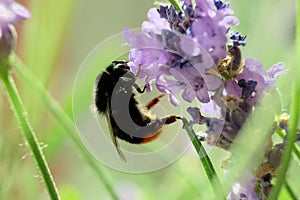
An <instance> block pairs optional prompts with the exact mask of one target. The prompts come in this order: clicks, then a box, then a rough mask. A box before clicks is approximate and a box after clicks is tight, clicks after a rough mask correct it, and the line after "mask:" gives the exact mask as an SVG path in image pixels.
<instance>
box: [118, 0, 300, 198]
mask: <svg viewBox="0 0 300 200" xmlns="http://www.w3.org/2000/svg"><path fill="white" fill-rule="evenodd" d="M180 3H181V9H180V10H178V9H176V7H175V6H172V5H171V6H160V7H159V8H152V9H150V10H149V12H148V21H145V22H144V23H143V24H142V32H139V33H134V32H133V31H131V30H128V29H125V30H124V32H123V35H124V37H125V40H126V42H127V44H128V45H129V46H131V47H132V50H131V51H130V60H129V63H128V65H129V66H130V69H131V70H132V71H133V72H134V73H135V74H136V76H137V77H138V78H140V79H144V80H145V83H146V85H147V86H148V87H147V90H148V91H151V82H154V83H155V84H156V87H157V89H158V90H159V91H160V92H163V93H167V94H168V95H169V100H170V102H171V103H172V104H173V105H178V104H179V101H178V99H177V98H176V97H175V95H176V94H180V93H181V96H182V99H183V100H185V101H187V102H189V103H191V102H193V101H194V99H197V100H198V101H199V102H200V103H201V105H202V109H203V111H204V113H205V114H202V113H201V112H200V108H198V107H189V108H188V109H187V112H188V113H189V114H190V115H191V116H192V120H191V121H190V127H191V128H192V127H193V126H194V125H206V127H207V131H206V136H205V137H200V138H199V139H200V140H205V141H206V142H207V143H208V144H209V145H217V146H218V147H221V148H223V149H226V150H229V149H230V147H231V145H232V143H234V141H235V138H236V137H237V136H238V134H239V133H240V130H241V129H242V127H243V126H244V124H245V122H246V121H247V119H248V117H249V115H250V114H251V113H252V111H253V109H254V108H255V106H256V105H257V104H258V103H259V100H260V99H262V97H263V96H264V94H266V93H267V92H269V91H270V90H272V89H274V88H275V87H276V85H277V81H278V78H279V77H281V76H283V75H284V74H286V73H287V70H284V69H283V68H284V63H278V64H275V65H273V66H272V67H271V68H270V69H269V70H265V68H264V67H263V65H262V64H261V63H260V62H259V61H257V60H254V59H252V58H247V59H243V57H242V53H241V49H240V47H244V46H245V45H246V43H245V39H246V36H245V35H241V34H240V33H238V32H236V31H232V32H230V33H229V29H230V25H237V24H238V23H239V21H238V19H237V18H236V17H234V16H233V11H232V10H230V9H229V3H223V2H222V1H220V0H195V5H193V4H192V1H191V0H182V1H180ZM228 33H229V34H228ZM227 38H228V39H227ZM205 115H207V116H205ZM299 135H300V134H299ZM299 138H300V136H299ZM282 149H283V144H282V145H281V146H279V147H276V146H274V147H271V148H270V149H269V152H266V154H265V155H266V156H267V157H266V159H267V160H268V162H269V163H267V164H268V165H269V166H272V165H273V164H274V163H272V162H273V161H274V162H275V164H278V163H276V161H278V160H280V159H275V158H278V157H276V155H279V154H278V152H279V151H282ZM279 157H281V156H279ZM278 162H279V161H278ZM275 164H274V166H275ZM275 168H276V167H274V169H275ZM262 175H263V176H266V177H267V175H268V174H262ZM266 179H267V178H266ZM261 182H262V181H261ZM264 183H265V185H266V187H265V188H263V189H264V190H266V191H263V193H264V194H265V195H268V190H269V189H270V185H271V178H270V179H267V180H266V181H265V182H264ZM256 184H257V180H256V179H255V177H254V176H253V175H252V174H250V175H249V176H247V177H246V178H244V179H243V180H241V182H240V183H237V184H236V185H235V186H234V187H233V191H232V192H231V193H230V194H229V196H228V197H227V199H253V200H256V199H259V198H258V197H257V196H256V193H255V192H254V186H255V185H256Z"/></svg>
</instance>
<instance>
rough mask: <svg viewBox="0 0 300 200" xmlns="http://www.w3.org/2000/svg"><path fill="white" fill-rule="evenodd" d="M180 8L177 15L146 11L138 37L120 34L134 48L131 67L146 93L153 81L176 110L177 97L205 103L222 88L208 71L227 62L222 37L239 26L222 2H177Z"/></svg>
mask: <svg viewBox="0 0 300 200" xmlns="http://www.w3.org/2000/svg"><path fill="white" fill-rule="evenodd" d="M181 5H182V7H181V8H182V9H181V10H180V11H179V10H176V8H175V7H174V6H160V7H159V8H158V9H157V8H152V9H150V10H149V12H148V19H149V21H145V22H144V23H143V24H142V33H134V32H133V31H131V30H128V29H125V30H124V32H123V35H124V37H125V39H126V42H127V44H128V45H130V46H132V47H133V49H132V50H131V52H130V63H129V66H130V68H131V70H132V71H133V72H134V73H136V74H137V76H138V78H141V79H145V82H146V85H149V87H148V88H147V89H148V91H151V87H150V83H151V82H152V81H154V82H155V83H156V87H157V88H158V90H159V91H161V92H163V93H167V94H169V99H170V101H171V102H172V104H174V105H178V99H177V98H176V97H175V94H178V93H180V92H182V98H183V99H184V100H185V101H187V102H192V101H193V100H194V99H195V98H197V99H198V100H199V101H200V102H202V103H208V102H209V101H210V97H209V91H216V90H217V89H218V88H220V87H221V85H222V80H221V78H220V77H219V76H216V75H213V74H211V73H207V71H208V70H209V69H211V68H213V67H215V66H216V65H217V64H218V63H219V62H220V61H221V60H222V59H223V58H225V57H226V55H227V50H226V44H227V37H226V33H227V32H228V30H229V25H237V24H238V23H239V21H238V19H237V18H235V17H234V16H232V14H233V12H232V10H230V9H229V8H228V6H229V4H224V3H222V2H221V1H214V2H213V1H211V0H197V1H196V4H195V5H192V3H191V1H181Z"/></svg>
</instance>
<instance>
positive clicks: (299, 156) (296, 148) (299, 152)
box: [276, 130, 300, 162]
mask: <svg viewBox="0 0 300 200" xmlns="http://www.w3.org/2000/svg"><path fill="white" fill-rule="evenodd" d="M276 133H277V135H279V137H281V139H283V138H284V136H285V131H283V130H281V131H276ZM293 152H294V154H295V156H296V158H297V159H298V161H299V162H300V149H299V146H298V145H297V144H294V146H293Z"/></svg>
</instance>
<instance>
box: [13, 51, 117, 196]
mask: <svg viewBox="0 0 300 200" xmlns="http://www.w3.org/2000/svg"><path fill="white" fill-rule="evenodd" d="M12 60H13V63H14V67H15V69H16V70H17V72H18V73H19V74H20V76H21V77H22V78H23V79H24V80H25V81H26V82H27V83H28V85H29V86H30V87H31V88H32V89H33V90H35V91H36V93H37V94H38V96H39V97H40V99H41V100H42V101H43V102H44V104H45V105H46V106H47V107H48V109H49V110H50V112H51V113H52V114H53V116H54V117H55V118H56V119H57V121H58V122H59V123H60V124H61V125H62V126H63V127H64V129H65V130H66V132H67V133H68V136H69V137H70V138H71V139H72V141H73V142H74V143H75V145H76V146H77V148H78V149H79V150H80V152H81V153H82V154H83V157H84V158H85V160H86V161H87V163H88V164H89V166H90V167H91V168H92V169H93V170H94V171H95V173H96V174H97V176H98V177H99V179H100V181H101V182H102V183H103V184H104V186H105V188H106V189H107V191H108V192H109V194H110V196H111V198H112V199H114V200H117V199H118V196H117V194H116V192H115V191H114V189H113V187H112V185H111V184H110V182H109V181H108V178H107V177H106V175H105V172H104V171H103V170H102V169H101V168H100V166H99V164H98V162H97V160H95V159H94V158H93V156H92V155H91V154H90V153H89V152H88V150H87V149H86V148H85V146H84V145H82V143H81V141H80V139H79V137H78V134H77V130H76V127H75V125H74V122H73V121H72V120H71V119H70V117H69V116H68V115H67V114H66V113H65V111H64V110H63V109H62V108H61V107H60V105H59V104H58V103H57V102H56V100H55V99H54V98H53V97H52V96H51V94H50V93H49V92H48V91H47V89H46V88H45V87H44V86H43V84H42V83H41V82H40V81H39V80H37V79H36V78H35V77H34V76H33V75H32V74H31V72H30V71H29V70H28V68H27V67H26V66H25V65H24V64H23V62H22V60H21V59H20V58H19V57H18V56H17V55H13V59H12Z"/></svg>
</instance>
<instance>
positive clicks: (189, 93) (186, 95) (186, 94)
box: [182, 86, 196, 103]
mask: <svg viewBox="0 0 300 200" xmlns="http://www.w3.org/2000/svg"><path fill="white" fill-rule="evenodd" d="M195 96H196V94H195V91H194V90H193V88H192V86H187V87H186V88H185V89H184V91H183V93H182V98H183V99H184V100H185V101H187V102H189V103H191V102H192V101H193V100H194V99H195Z"/></svg>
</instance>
